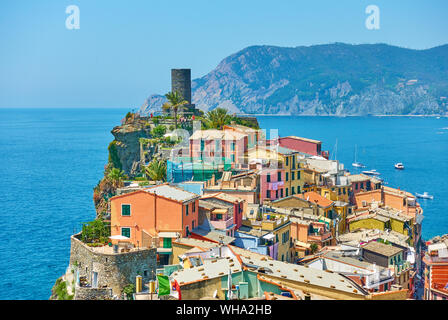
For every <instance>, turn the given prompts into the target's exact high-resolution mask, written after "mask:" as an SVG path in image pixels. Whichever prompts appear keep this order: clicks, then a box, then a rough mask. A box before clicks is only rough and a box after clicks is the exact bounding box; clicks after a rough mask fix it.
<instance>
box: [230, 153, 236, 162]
mask: <svg viewBox="0 0 448 320" xmlns="http://www.w3.org/2000/svg"><path fill="white" fill-rule="evenodd" d="M231 161H232V162H235V155H234V154H232V155H231Z"/></svg>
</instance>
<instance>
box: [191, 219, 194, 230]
mask: <svg viewBox="0 0 448 320" xmlns="http://www.w3.org/2000/svg"><path fill="white" fill-rule="evenodd" d="M191 230H194V220H193V221H192V222H191Z"/></svg>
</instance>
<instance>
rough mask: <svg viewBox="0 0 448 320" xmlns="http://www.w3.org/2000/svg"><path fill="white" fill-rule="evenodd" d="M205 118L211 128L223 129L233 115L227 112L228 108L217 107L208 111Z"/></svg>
mask: <svg viewBox="0 0 448 320" xmlns="http://www.w3.org/2000/svg"><path fill="white" fill-rule="evenodd" d="M205 120H206V122H207V126H208V127H209V128H211V129H220V130H221V129H222V127H223V126H224V125H226V124H229V123H230V121H231V120H232V117H231V116H230V115H229V114H228V113H227V109H224V108H216V109H214V110H211V111H209V112H207V114H206V115H205Z"/></svg>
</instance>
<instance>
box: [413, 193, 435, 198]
mask: <svg viewBox="0 0 448 320" xmlns="http://www.w3.org/2000/svg"><path fill="white" fill-rule="evenodd" d="M415 195H416V196H417V198H422V199H431V200H432V199H434V196H432V195H430V194H428V192H426V191H425V192H423V194H420V193H416V194H415Z"/></svg>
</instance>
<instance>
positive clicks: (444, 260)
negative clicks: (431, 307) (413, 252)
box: [423, 236, 448, 300]
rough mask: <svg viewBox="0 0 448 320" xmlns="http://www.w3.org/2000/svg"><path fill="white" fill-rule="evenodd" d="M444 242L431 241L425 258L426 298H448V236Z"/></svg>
mask: <svg viewBox="0 0 448 320" xmlns="http://www.w3.org/2000/svg"><path fill="white" fill-rule="evenodd" d="M445 237H446V240H445V241H444V242H436V243H430V244H429V245H428V250H427V252H426V254H425V256H424V258H423V262H424V263H425V291H424V297H423V298H424V299H425V300H447V299H448V237H447V236H445Z"/></svg>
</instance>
